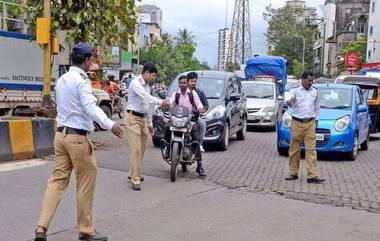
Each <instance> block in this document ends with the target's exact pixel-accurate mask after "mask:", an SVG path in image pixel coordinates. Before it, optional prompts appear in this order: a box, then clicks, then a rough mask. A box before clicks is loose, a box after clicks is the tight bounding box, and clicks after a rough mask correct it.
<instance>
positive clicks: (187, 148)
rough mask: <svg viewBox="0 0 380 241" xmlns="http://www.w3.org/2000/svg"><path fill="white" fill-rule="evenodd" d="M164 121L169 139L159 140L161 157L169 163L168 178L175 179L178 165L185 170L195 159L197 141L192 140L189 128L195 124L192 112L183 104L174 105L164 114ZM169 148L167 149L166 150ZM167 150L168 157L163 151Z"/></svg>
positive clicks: (173, 180)
mask: <svg viewBox="0 0 380 241" xmlns="http://www.w3.org/2000/svg"><path fill="white" fill-rule="evenodd" d="M163 117H164V121H165V122H166V123H169V125H170V132H171V140H170V143H167V142H166V141H165V140H164V139H162V140H161V143H160V147H161V154H162V158H163V159H164V160H165V161H166V162H167V163H168V164H169V165H170V180H171V181H172V182H175V181H176V178H177V169H178V165H181V167H182V171H183V172H186V171H187V166H188V165H192V164H193V163H194V162H195V160H194V156H195V151H196V149H197V148H199V142H197V141H195V140H192V138H191V130H192V129H193V128H194V125H196V123H195V122H192V121H191V120H192V117H193V113H192V112H190V111H189V109H188V108H186V107H184V106H174V107H173V108H172V109H171V110H170V111H169V114H168V113H167V112H166V113H165V114H164V116H163ZM167 148H169V150H167ZM167 151H169V158H165V153H166V152H167Z"/></svg>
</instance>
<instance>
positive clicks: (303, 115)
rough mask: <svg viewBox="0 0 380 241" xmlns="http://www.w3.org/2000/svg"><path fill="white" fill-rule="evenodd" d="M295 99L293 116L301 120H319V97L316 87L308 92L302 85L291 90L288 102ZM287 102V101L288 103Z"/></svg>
mask: <svg viewBox="0 0 380 241" xmlns="http://www.w3.org/2000/svg"><path fill="white" fill-rule="evenodd" d="M292 98H293V105H292V112H291V113H290V114H291V116H294V117H296V118H299V119H309V118H315V119H316V120H319V109H320V106H319V97H318V91H317V89H315V88H314V87H311V88H310V89H309V90H306V89H305V88H304V87H303V86H302V85H300V86H299V87H297V88H294V89H292V90H290V94H289V96H287V100H290V99H292ZM287 100H286V101H287Z"/></svg>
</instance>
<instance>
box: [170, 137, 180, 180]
mask: <svg viewBox="0 0 380 241" xmlns="http://www.w3.org/2000/svg"><path fill="white" fill-rule="evenodd" d="M179 151H180V150H179V143H178V142H174V143H173V149H172V156H171V165H170V180H171V181H172V182H175V180H176V179H177V166H178V161H179V160H178V159H179Z"/></svg>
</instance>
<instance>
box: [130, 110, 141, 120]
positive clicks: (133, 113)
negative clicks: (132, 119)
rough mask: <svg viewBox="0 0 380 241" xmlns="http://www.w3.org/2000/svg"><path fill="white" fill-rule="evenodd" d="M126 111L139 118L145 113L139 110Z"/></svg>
mask: <svg viewBox="0 0 380 241" xmlns="http://www.w3.org/2000/svg"><path fill="white" fill-rule="evenodd" d="M127 113H129V114H131V115H134V116H137V117H140V118H144V117H145V114H143V113H140V112H136V111H134V110H127Z"/></svg>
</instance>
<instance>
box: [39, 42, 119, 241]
mask: <svg viewBox="0 0 380 241" xmlns="http://www.w3.org/2000/svg"><path fill="white" fill-rule="evenodd" d="M71 61H72V63H73V66H72V67H70V70H69V71H68V72H67V73H66V74H64V75H62V76H61V78H59V80H58V82H57V84H56V86H55V90H56V100H57V112H58V116H57V126H58V128H57V133H56V135H55V140H54V151H55V165H54V170H53V173H52V175H51V177H50V179H49V182H48V185H47V189H46V193H45V197H44V200H43V205H42V211H41V215H40V219H39V221H38V226H37V229H36V238H35V241H46V231H47V229H48V227H49V224H50V222H51V220H52V218H53V216H54V214H55V212H56V209H57V206H58V203H59V202H60V200H61V199H62V197H63V194H64V193H65V191H66V189H67V186H68V185H69V180H70V176H71V172H72V170H74V171H75V176H76V181H77V184H76V187H77V216H78V218H77V222H78V231H79V240H87V241H94V240H102V241H106V240H107V237H106V236H104V235H101V234H99V233H97V232H96V231H95V229H94V224H93V220H92V207H93V200H94V192H95V183H96V173H97V166H96V160H95V155H94V150H93V147H92V143H91V140H90V138H89V137H88V133H89V132H92V131H93V130H94V124H93V122H94V121H96V122H97V123H99V124H100V125H101V126H102V127H103V128H105V129H108V130H111V131H112V133H113V134H115V135H116V136H118V137H119V138H121V137H122V136H123V129H122V128H121V127H120V125H119V124H117V123H115V122H113V121H112V120H110V119H109V118H108V117H107V116H106V114H104V112H103V111H102V110H101V109H100V108H99V107H98V106H97V105H96V98H95V96H94V95H93V93H92V87H91V82H90V79H89V78H88V76H87V74H86V72H87V71H88V70H89V69H90V66H91V63H92V48H91V46H89V45H88V44H86V43H78V44H76V45H75V46H74V48H73V51H72V55H71Z"/></svg>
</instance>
